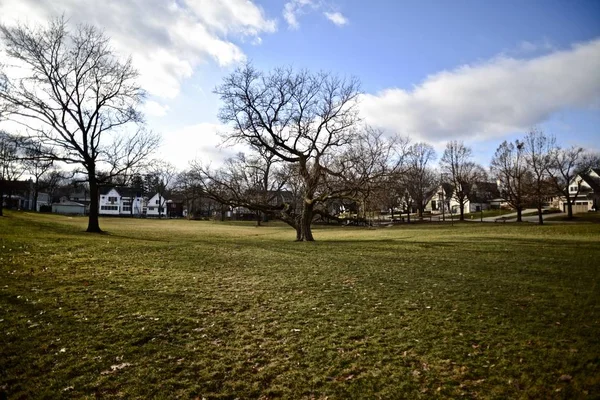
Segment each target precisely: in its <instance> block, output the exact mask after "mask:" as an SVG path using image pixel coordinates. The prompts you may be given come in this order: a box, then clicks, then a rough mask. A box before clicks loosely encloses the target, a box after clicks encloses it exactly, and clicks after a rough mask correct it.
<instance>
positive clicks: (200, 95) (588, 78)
mask: <svg viewBox="0 0 600 400" xmlns="http://www.w3.org/2000/svg"><path fill="white" fill-rule="evenodd" d="M61 15H64V16H65V17H66V18H68V19H69V23H70V24H72V25H73V26H75V25H76V24H78V23H88V24H93V25H96V26H98V27H101V28H102V29H104V30H105V32H106V34H107V35H108V36H109V37H110V38H111V43H112V46H113V47H114V49H115V51H116V52H117V53H118V54H119V55H120V56H121V57H127V56H129V55H131V57H132V60H133V63H134V66H135V67H136V68H137V69H138V71H139V72H140V78H139V82H140V84H141V85H142V87H143V88H144V89H145V90H146V91H147V92H148V97H147V100H146V103H145V104H144V105H143V107H142V108H143V110H144V112H145V115H146V123H147V126H148V128H149V129H151V130H153V131H156V132H158V133H160V134H162V137H163V144H162V147H161V148H160V150H159V153H158V156H159V157H160V158H163V159H165V160H167V161H170V162H172V163H173V164H175V165H176V166H177V167H178V168H180V169H184V168H186V167H187V165H188V162H190V161H192V160H194V159H198V160H201V161H202V162H204V163H214V164H216V165H218V164H219V163H221V162H222V161H223V160H224V159H225V158H226V157H229V156H232V155H233V154H235V153H236V152H237V151H239V150H240V148H228V147H223V146H219V143H220V142H221V139H220V137H219V135H218V134H219V133H222V132H226V131H227V130H228V129H229V128H228V127H227V126H225V125H223V124H221V123H220V121H219V120H218V117H217V114H218V110H219V107H220V104H219V99H218V97H217V96H216V95H215V94H213V90H214V88H215V87H216V86H217V85H218V84H219V83H220V82H221V81H222V79H223V77H225V76H227V75H228V74H230V73H231V72H232V71H233V70H234V69H235V68H236V67H238V66H239V65H241V64H242V63H244V62H246V61H251V62H252V63H253V64H254V65H255V66H256V67H257V68H259V69H261V70H265V71H268V70H270V69H273V68H275V67H278V66H292V67H294V68H298V69H300V68H306V69H309V70H311V71H327V72H331V73H334V74H338V75H340V76H355V77H357V78H358V79H359V80H360V81H361V89H362V92H363V94H362V95H361V98H360V105H359V108H360V112H361V116H362V119H363V121H364V122H365V123H367V124H370V125H372V126H374V127H377V128H380V129H383V130H385V131H386V132H389V133H390V134H399V135H402V136H409V137H410V138H411V139H412V140H413V141H426V142H429V143H431V144H432V145H434V147H435V148H436V150H437V151H438V156H441V153H442V151H443V148H444V145H445V143H446V142H447V141H449V140H455V139H456V140H463V141H464V142H465V143H466V144H467V145H469V146H470V147H472V149H473V152H474V155H475V159H476V161H478V162H480V163H482V164H483V165H488V164H489V160H490V158H491V157H492V155H493V153H494V151H495V150H496V148H497V147H498V145H499V144H500V143H501V142H502V141H503V140H515V139H517V138H520V137H522V136H524V135H525V133H527V132H528V131H529V130H530V129H531V128H533V127H537V128H540V129H542V130H544V131H545V132H546V133H548V134H553V135H555V136H556V137H557V140H558V142H559V143H560V144H562V145H564V146H571V145H578V146H582V147H584V148H587V149H590V150H595V151H600V2H599V1H596V0H590V1H583V0H572V1H552V0H543V1H542V0H539V1H537V0H528V1H512V0H504V1H461V0H455V1H444V0H438V1H428V0H421V1H416V0H415V1H404V0H403V1H387V0H372V1H364V0H347V1H343V0H337V1H326V0H279V1H278V0H253V1H250V0H104V1H101V2H100V1H96V0H0V23H2V24H6V25H12V24H15V23H17V22H21V23H31V24H33V23H40V22H44V21H48V19H50V18H52V17H56V16H61Z"/></svg>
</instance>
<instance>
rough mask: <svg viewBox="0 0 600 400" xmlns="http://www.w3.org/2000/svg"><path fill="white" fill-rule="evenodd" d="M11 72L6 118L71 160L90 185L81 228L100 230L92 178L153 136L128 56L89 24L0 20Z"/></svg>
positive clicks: (138, 153) (5, 89)
mask: <svg viewBox="0 0 600 400" xmlns="http://www.w3.org/2000/svg"><path fill="white" fill-rule="evenodd" d="M0 36H1V39H2V44H3V45H4V46H3V47H4V50H5V52H6V54H7V55H8V56H9V57H10V59H11V60H12V61H11V62H12V65H11V66H9V67H10V70H11V72H7V73H5V76H4V79H3V81H2V84H1V85H0V103H2V104H3V107H5V108H7V109H8V111H7V112H8V118H10V119H11V120H13V121H14V122H17V123H19V124H21V125H22V126H23V127H24V128H25V129H26V131H27V133H28V136H30V138H31V139H32V140H36V141H38V142H39V143H41V144H42V145H43V148H44V149H49V150H50V151H49V152H48V153H47V154H46V156H47V158H48V159H51V160H54V161H60V162H64V163H67V164H74V165H76V166H79V167H80V170H81V171H82V172H83V173H85V174H86V176H87V181H88V183H89V188H90V199H91V203H90V210H89V222H88V228H87V231H88V232H101V230H100V225H99V222H98V185H99V183H101V182H100V179H101V178H102V179H109V178H110V177H112V176H115V175H119V174H122V173H124V172H125V171H127V170H129V169H131V168H132V167H134V166H135V165H136V164H138V163H139V162H141V161H142V160H144V159H145V158H146V157H147V156H148V155H149V154H150V153H151V152H152V151H154V149H155V148H156V146H157V144H158V138H157V136H155V135H154V134H152V133H149V132H147V131H146V130H145V129H143V127H142V125H141V124H142V122H143V118H142V115H141V113H140V112H139V111H138V110H137V109H136V107H137V106H138V105H139V104H140V102H141V101H142V99H143V97H144V91H143V90H142V89H141V88H140V87H139V86H138V85H137V83H136V78H137V76H138V74H137V72H136V70H135V69H134V68H133V67H132V65H131V61H130V60H125V61H121V60H119V59H118V58H117V56H116V55H115V54H114V52H113V51H112V49H111V47H110V45H109V39H108V38H107V37H106V36H105V35H104V34H103V33H102V31H100V30H98V29H96V28H95V27H93V26H88V25H82V26H78V27H77V28H75V29H74V30H73V31H70V30H69V29H68V28H67V23H66V21H65V20H64V19H56V20H53V21H51V22H50V23H49V24H48V25H47V26H34V27H30V26H26V25H19V26H16V27H9V26H5V25H1V26H0Z"/></svg>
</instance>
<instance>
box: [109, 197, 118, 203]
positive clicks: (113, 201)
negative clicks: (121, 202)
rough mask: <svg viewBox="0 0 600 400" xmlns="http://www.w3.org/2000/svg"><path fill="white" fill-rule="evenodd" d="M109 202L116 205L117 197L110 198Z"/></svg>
mask: <svg viewBox="0 0 600 400" xmlns="http://www.w3.org/2000/svg"><path fill="white" fill-rule="evenodd" d="M108 201H110V202H111V203H115V202H116V201H117V198H116V197H109V198H108Z"/></svg>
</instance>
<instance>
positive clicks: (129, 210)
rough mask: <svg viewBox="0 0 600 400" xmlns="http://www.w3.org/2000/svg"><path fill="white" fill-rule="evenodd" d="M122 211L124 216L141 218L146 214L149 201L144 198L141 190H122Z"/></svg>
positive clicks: (121, 213)
mask: <svg viewBox="0 0 600 400" xmlns="http://www.w3.org/2000/svg"><path fill="white" fill-rule="evenodd" d="M120 193H121V210H120V215H122V216H141V215H144V214H146V205H147V199H145V198H144V197H142V193H141V191H139V190H135V189H131V188H121V189H120Z"/></svg>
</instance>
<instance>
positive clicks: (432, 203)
mask: <svg viewBox="0 0 600 400" xmlns="http://www.w3.org/2000/svg"><path fill="white" fill-rule="evenodd" d="M431 209H432V210H433V211H436V210H437V203H436V202H435V200H431Z"/></svg>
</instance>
